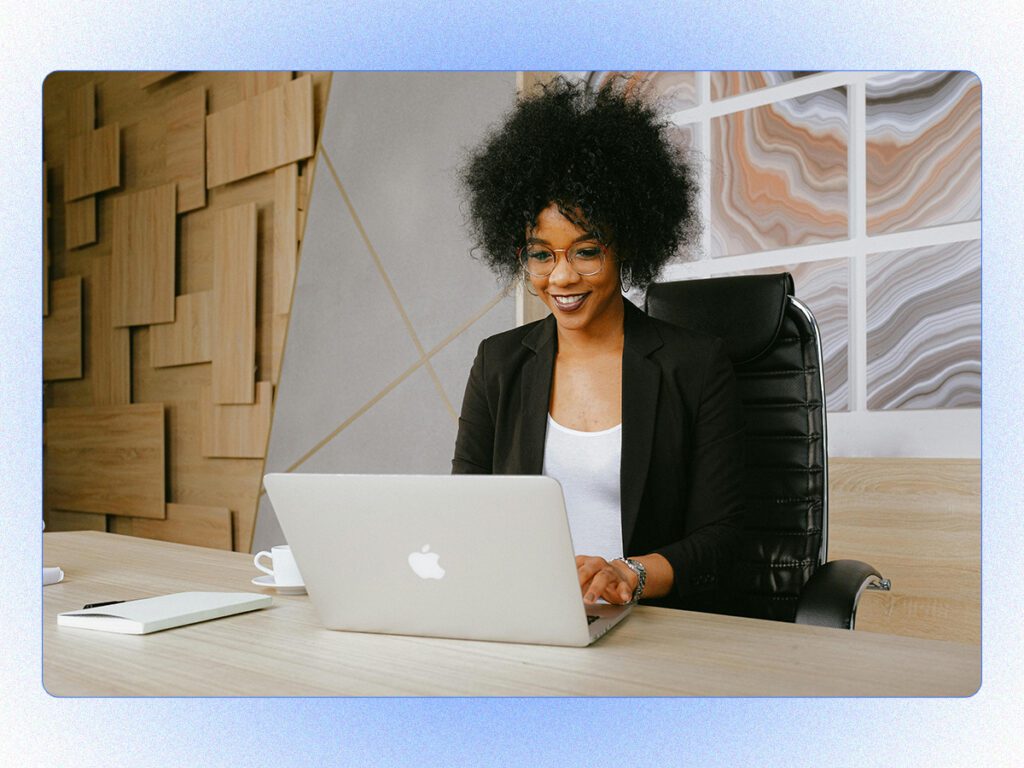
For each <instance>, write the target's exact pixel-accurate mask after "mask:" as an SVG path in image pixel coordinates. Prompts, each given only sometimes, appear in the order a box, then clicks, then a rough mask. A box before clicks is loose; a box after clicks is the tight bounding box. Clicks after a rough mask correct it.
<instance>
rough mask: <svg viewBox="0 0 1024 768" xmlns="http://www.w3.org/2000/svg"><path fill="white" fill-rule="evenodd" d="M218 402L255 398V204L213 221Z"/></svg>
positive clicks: (215, 395)
mask: <svg viewBox="0 0 1024 768" xmlns="http://www.w3.org/2000/svg"><path fill="white" fill-rule="evenodd" d="M213 251H214V273H213V318H214V326H213V338H212V344H213V385H212V393H213V395H212V397H213V402H215V403H236V404H242V403H246V404H248V403H252V402H253V397H254V381H255V372H254V366H255V364H256V206H255V205H254V204H251V203H250V204H248V205H241V206H236V207H234V208H229V209H227V210H224V211H220V212H218V213H217V215H216V217H215V218H214V227H213Z"/></svg>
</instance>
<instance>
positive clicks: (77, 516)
mask: <svg viewBox="0 0 1024 768" xmlns="http://www.w3.org/2000/svg"><path fill="white" fill-rule="evenodd" d="M43 522H45V523H46V528H45V530H46V532H47V533H57V532H58V531H103V532H106V530H107V516H106V515H97V514H95V513H93V512H65V511H64V510H61V509H47V510H44V511H43ZM55 565H60V563H55Z"/></svg>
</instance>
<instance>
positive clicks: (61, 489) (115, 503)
mask: <svg viewBox="0 0 1024 768" xmlns="http://www.w3.org/2000/svg"><path fill="white" fill-rule="evenodd" d="M44 461H45V464H46V475H45V477H46V488H45V494H46V503H47V505H48V506H49V507H50V508H51V509H63V510H69V511H74V512H97V513H101V514H111V515H129V516H132V517H159V518H163V516H164V406H163V404H162V403H147V404H145V405H121V406H103V407H94V408H48V409H47V410H46V448H45V453H44Z"/></svg>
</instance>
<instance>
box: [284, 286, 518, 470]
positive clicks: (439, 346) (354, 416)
mask: <svg viewBox="0 0 1024 768" xmlns="http://www.w3.org/2000/svg"><path fill="white" fill-rule="evenodd" d="M503 298H505V292H504V291H501V292H500V293H498V295H497V296H495V297H494V298H493V299H491V300H490V301H489V302H487V304H485V305H484V306H483V307H482V308H481V309H480V310H479V311H478V312H476V313H475V314H474V315H473V316H472V317H470V318H469V319H468V320H466V321H465V322H463V323H462V324H461V325H460V326H459V327H458V328H456V329H455V330H454V331H452V332H451V333H450V334H448V335H447V336H446V337H445V338H443V339H442V340H441V341H440V342H438V343H437V345H436V346H435V347H434V348H433V349H431V350H430V351H429V352H427V353H426V355H424V356H423V357H422V358H420V359H419V360H418V361H416V362H415V363H413V364H412V365H410V366H409V367H408V368H406V369H405V370H404V371H402V373H400V374H399V375H398V376H397V377H396V378H394V379H393V380H392V381H391V382H390V383H388V385H387V386H385V387H384V388H383V389H382V390H380V392H378V393H377V394H375V395H374V396H373V397H371V398H370V399H369V400H367V401H366V402H365V403H363V405H361V406H360V407H359V409H358V410H356V412H355V413H353V414H352V415H351V416H349V417H348V418H347V419H345V420H344V421H343V422H342V423H341V424H339V425H338V426H337V427H335V428H334V429H333V430H332V431H331V432H330V433H329V434H327V435H325V436H324V437H323V438H321V439H320V440H319V441H318V442H317V443H316V444H315V445H314V446H313V447H312V448H310V449H309V450H308V451H306V453H304V454H303V455H302V456H300V457H299V459H298V460H297V461H296V462H295V463H294V464H292V465H291V466H290V467H288V469H286V470H285V472H294V471H295V470H296V469H298V468H299V467H300V466H302V465H303V464H305V463H306V462H307V461H309V459H311V458H312V457H313V456H314V455H315V454H316V453H317V451H319V450H320V449H321V448H323V447H324V446H325V445H327V444H328V443H329V442H331V440H333V439H334V438H335V437H337V436H338V435H339V434H341V433H342V432H343V431H344V430H345V428H346V427H348V426H349V425H350V424H352V422H354V421H355V420H356V419H358V418H359V417H360V416H362V415H363V414H364V413H366V412H367V411H368V410H370V408H372V407H373V406H374V405H375V404H376V403H378V402H379V401H380V400H381V399H383V397H384V396H385V395H387V394H388V393H389V392H390V391H391V390H393V389H394V388H395V387H397V386H398V385H399V384H401V383H402V382H403V381H405V380H406V379H407V378H409V377H410V376H411V375H412V374H414V373H415V372H416V371H417V370H418V369H419V368H420V366H422V365H423V364H424V363H426V362H427V361H428V360H429V359H430V358H432V357H433V356H434V355H436V354H437V353H438V352H440V351H441V350H442V349H444V348H445V347H447V346H448V345H449V344H451V343H452V342H453V341H454V340H455V339H457V338H458V337H459V336H460V335H461V334H462V333H463V332H464V331H466V330H467V329H469V328H470V327H471V326H472V325H473V324H474V323H475V322H476V321H477V320H479V319H480V318H481V317H483V316H484V315H486V314H487V313H488V312H490V311H491V310H492V309H493V308H494V307H495V306H496V305H497V304H498V302H500V301H501V300H502V299H503Z"/></svg>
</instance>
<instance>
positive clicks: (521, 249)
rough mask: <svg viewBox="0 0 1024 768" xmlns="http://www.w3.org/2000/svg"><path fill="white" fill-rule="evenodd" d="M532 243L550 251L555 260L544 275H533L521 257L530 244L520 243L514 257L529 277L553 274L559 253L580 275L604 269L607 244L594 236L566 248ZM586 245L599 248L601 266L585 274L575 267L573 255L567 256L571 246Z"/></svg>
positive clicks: (590, 274) (593, 273)
mask: <svg viewBox="0 0 1024 768" xmlns="http://www.w3.org/2000/svg"><path fill="white" fill-rule="evenodd" d="M534 245H535V246H536V247H538V248H543V249H544V250H545V251H549V252H551V253H552V254H554V257H555V261H554V263H553V264H552V265H551V271H550V272H548V273H547V274H544V275H535V274H534V273H533V272H531V271H530V270H528V269H527V268H526V259H524V258H523V255H524V252H525V251H526V250H527V249H528V248H530V247H531V246H530V244H527V245H521V246H519V247H518V248H516V257H517V258H518V259H519V263H520V264H521V265H522V267H523V271H524V272H525V273H526V274H527V275H529V276H530V277H537V278H541V277H551V275H552V274H554V271H555V269H556V268H557V267H558V254H559V253H561V254H563V255H564V257H565V260H566V261H568V262H569V266H570V267H572V268H573V270H574V271H575V272H576V274H577V275H579V276H580V277H593V276H594V275H599V274H601V272H602V271H603V270H604V264H605V256H607V255H608V246H607V245H605V244H604V243H602V242H601V241H600V240H598V239H597V238H596V237H595V238H591V239H589V240H583V241H582V242H579V243H573V244H572V245H570V246H569V247H568V248H552V247H550V246H548V245H541V244H539V243H535V244H534ZM586 245H589V246H591V247H593V246H595V245H596V246H597V247H598V248H600V249H601V266H600V267H598V269H597V271H596V272H587V273H586V274H584V273H583V272H580V271H579V270H578V269H576V259H575V258H574V257H570V256H569V251H571V250H572V249H573V248H577V247H580V246H586Z"/></svg>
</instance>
